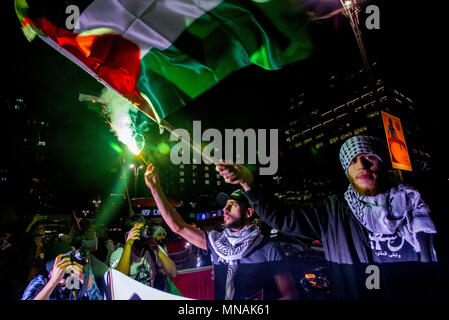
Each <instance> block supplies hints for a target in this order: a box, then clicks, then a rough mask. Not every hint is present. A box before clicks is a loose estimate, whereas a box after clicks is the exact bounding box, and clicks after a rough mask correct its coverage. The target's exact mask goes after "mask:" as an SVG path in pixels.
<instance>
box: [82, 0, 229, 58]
mask: <svg viewBox="0 0 449 320" xmlns="http://www.w3.org/2000/svg"><path fill="white" fill-rule="evenodd" d="M223 1H224V0H94V1H93V2H92V3H91V4H90V5H89V6H88V7H87V8H86V9H85V10H84V11H83V12H82V13H81V16H80V29H79V30H75V31H76V32H84V31H88V30H92V29H96V28H105V27H107V28H111V29H113V30H114V31H115V33H117V34H121V35H122V36H124V37H125V38H127V39H128V40H131V41H132V42H134V43H136V44H137V45H138V46H139V47H140V54H141V57H143V56H144V55H145V54H146V53H147V52H148V51H149V50H151V48H153V47H155V48H157V49H160V50H164V49H167V48H168V47H169V46H171V44H172V43H173V42H174V41H175V40H176V39H177V38H178V37H179V35H180V34H181V33H182V32H183V31H184V30H185V29H186V28H187V27H188V26H189V25H190V24H191V23H192V22H193V21H194V20H195V19H197V18H199V17H200V16H202V15H203V14H204V13H205V12H206V11H209V10H212V9H213V8H215V7H216V6H218V5H219V4H220V3H221V2H223Z"/></svg>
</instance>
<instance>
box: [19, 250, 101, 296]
mask: <svg viewBox="0 0 449 320" xmlns="http://www.w3.org/2000/svg"><path fill="white" fill-rule="evenodd" d="M67 249H69V250H70V249H71V248H70V247H69V246H67V247H65V248H64V247H63V246H59V247H58V248H56V250H59V252H61V251H64V252H65V251H66V250H67ZM79 251H80V250H77V251H76V252H73V251H71V252H66V253H62V254H58V255H57V256H56V258H54V259H52V260H49V261H47V263H46V272H44V273H42V274H39V275H37V276H36V277H34V278H33V279H32V280H31V282H30V283H29V284H28V286H27V288H26V289H25V292H24V293H23V296H22V300H103V295H102V294H101V293H100V290H99V289H98V287H97V284H96V283H95V279H94V276H93V274H92V272H91V271H89V273H88V276H87V275H86V276H85V275H84V270H85V266H86V264H85V263H86V262H87V261H88V260H87V259H83V258H82V257H79V255H80V254H79ZM83 263H84V264H85V265H82V264H83ZM84 281H87V285H84Z"/></svg>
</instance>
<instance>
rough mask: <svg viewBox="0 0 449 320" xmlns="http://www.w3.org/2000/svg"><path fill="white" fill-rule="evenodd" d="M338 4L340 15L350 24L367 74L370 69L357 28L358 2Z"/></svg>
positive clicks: (354, 0) (350, 0)
mask: <svg viewBox="0 0 449 320" xmlns="http://www.w3.org/2000/svg"><path fill="white" fill-rule="evenodd" d="M340 2H341V5H342V7H343V12H342V14H343V15H344V16H346V17H348V19H349V21H350V23H351V27H352V31H353V32H354V35H355V38H356V40H357V44H358V46H359V49H360V53H361V54H362V59H363V64H364V65H365V68H366V71H368V72H369V71H370V67H369V64H368V58H367V56H366V51H365V46H364V45H363V40H362V33H361V32H360V28H359V24H360V21H359V12H360V5H359V3H358V0H340Z"/></svg>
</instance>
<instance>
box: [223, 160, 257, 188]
mask: <svg viewBox="0 0 449 320" xmlns="http://www.w3.org/2000/svg"><path fill="white" fill-rule="evenodd" d="M220 162H221V163H220V164H218V165H216V166H215V170H217V171H218V172H219V173H220V175H221V176H222V177H223V178H224V180H225V182H226V183H230V184H240V185H241V186H242V188H243V190H245V191H248V190H249V189H251V185H252V183H253V181H254V177H253V174H252V173H251V172H250V171H249V170H248V169H247V168H245V167H244V166H242V165H241V164H238V163H232V164H226V163H225V161H224V160H220Z"/></svg>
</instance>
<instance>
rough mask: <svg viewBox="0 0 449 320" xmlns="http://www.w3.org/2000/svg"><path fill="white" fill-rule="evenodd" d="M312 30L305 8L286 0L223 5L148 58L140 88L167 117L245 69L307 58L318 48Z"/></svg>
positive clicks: (144, 61)
mask: <svg viewBox="0 0 449 320" xmlns="http://www.w3.org/2000/svg"><path fill="white" fill-rule="evenodd" d="M292 6H294V7H292ZM306 26H307V19H306V15H305V13H304V12H303V11H302V9H301V8H300V7H298V5H297V4H294V3H292V2H289V1H286V0H285V1H282V0H279V1H269V2H267V3H254V2H252V1H241V0H240V1H237V0H226V1H223V2H222V3H221V4H220V5H218V6H217V7H215V8H214V9H212V10H211V11H209V12H207V13H205V14H204V15H202V16H201V17H199V18H198V19H196V20H195V21H193V22H191V23H190V24H189V25H188V27H187V28H186V30H184V32H183V33H182V34H181V35H180V36H179V37H178V38H177V39H176V41H175V42H174V43H173V45H172V46H170V47H169V48H167V49H166V50H158V49H155V48H153V49H151V50H150V51H149V52H148V53H147V54H146V55H145V56H144V57H142V60H141V73H140V78H139V83H138V88H139V90H140V91H141V92H142V93H144V94H145V95H147V96H148V97H149V99H150V100H151V101H152V102H153V106H154V108H155V109H156V111H157V113H158V114H159V116H160V117H161V118H165V117H166V116H167V115H169V114H170V113H171V112H173V111H175V110H177V109H178V108H179V107H181V106H182V105H185V104H186V103H188V101H190V100H192V99H193V98H195V97H197V96H199V95H200V94H202V93H203V92H205V91H207V90H208V89H210V88H211V87H213V86H214V85H216V84H217V83H218V82H220V81H221V80H222V79H224V78H226V77H227V76H228V75H230V74H231V73H232V72H234V71H236V70H238V69H240V68H243V67H245V66H248V65H250V64H256V65H258V66H260V67H262V68H264V69H267V70H276V69H279V68H281V67H283V66H285V65H286V64H289V63H292V62H294V61H298V60H301V59H304V58H307V57H308V55H309V53H310V50H311V48H312V46H311V42H310V40H309V38H308V36H307V32H306Z"/></svg>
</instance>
